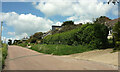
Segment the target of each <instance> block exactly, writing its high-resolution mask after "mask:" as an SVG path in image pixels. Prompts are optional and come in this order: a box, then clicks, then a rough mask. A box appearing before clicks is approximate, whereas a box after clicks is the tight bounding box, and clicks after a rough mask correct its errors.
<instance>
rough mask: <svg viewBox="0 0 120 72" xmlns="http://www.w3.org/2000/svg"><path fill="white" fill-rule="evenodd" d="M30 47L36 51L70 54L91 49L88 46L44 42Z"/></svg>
mask: <svg viewBox="0 0 120 72" xmlns="http://www.w3.org/2000/svg"><path fill="white" fill-rule="evenodd" d="M30 49H32V50H35V51H38V52H40V53H45V54H53V55H70V54H74V53H82V52H86V51H90V50H92V49H91V48H90V46H82V45H78V46H69V45H46V44H37V45H32V47H31V48H30Z"/></svg>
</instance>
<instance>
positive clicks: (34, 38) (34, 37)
mask: <svg viewBox="0 0 120 72" xmlns="http://www.w3.org/2000/svg"><path fill="white" fill-rule="evenodd" d="M42 36H43V33H42V32H37V33H35V34H34V35H32V36H30V39H28V42H31V43H36V42H37V41H39V40H42Z"/></svg>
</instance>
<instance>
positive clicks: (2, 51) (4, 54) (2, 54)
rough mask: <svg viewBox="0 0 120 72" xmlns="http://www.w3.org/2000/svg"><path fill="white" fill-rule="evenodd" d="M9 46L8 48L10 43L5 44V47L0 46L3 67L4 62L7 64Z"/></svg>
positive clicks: (0, 60) (0, 59)
mask: <svg viewBox="0 0 120 72" xmlns="http://www.w3.org/2000/svg"><path fill="white" fill-rule="evenodd" d="M7 48H8V45H7V44H3V47H2V48H0V54H1V58H0V63H1V62H2V63H1V66H2V67H1V68H3V67H4V64H5V59H6V57H7V54H8V53H7Z"/></svg>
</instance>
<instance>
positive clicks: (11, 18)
mask: <svg viewBox="0 0 120 72" xmlns="http://www.w3.org/2000/svg"><path fill="white" fill-rule="evenodd" d="M18 1H20V2H7V0H6V2H2V12H1V13H0V16H1V15H2V18H0V19H1V20H2V21H3V33H2V39H3V40H4V39H6V40H8V39H13V40H14V39H21V38H23V37H27V36H30V35H32V34H34V33H36V32H46V31H49V30H50V29H51V26H52V25H61V24H62V23H63V22H64V21H68V20H72V21H74V23H75V24H79V23H85V22H92V20H93V18H97V17H100V16H107V17H109V18H110V19H115V18H118V4H116V5H113V4H112V3H111V4H109V5H108V4H107V3H106V2H107V1H105V0H104V1H103V0H90V1H88V0H74V1H70V0H59V1H56V2H55V1H54V2H53V0H43V1H41V0H40V1H39V2H33V1H32V2H24V1H25V0H18Z"/></svg>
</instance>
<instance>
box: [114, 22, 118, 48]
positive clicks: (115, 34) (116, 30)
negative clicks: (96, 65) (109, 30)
mask: <svg viewBox="0 0 120 72" xmlns="http://www.w3.org/2000/svg"><path fill="white" fill-rule="evenodd" d="M113 31H114V33H113V35H114V36H115V50H120V22H118V23H116V24H115V26H114V27H113Z"/></svg>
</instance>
